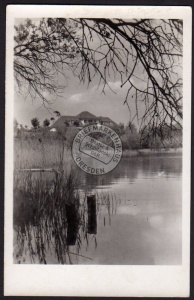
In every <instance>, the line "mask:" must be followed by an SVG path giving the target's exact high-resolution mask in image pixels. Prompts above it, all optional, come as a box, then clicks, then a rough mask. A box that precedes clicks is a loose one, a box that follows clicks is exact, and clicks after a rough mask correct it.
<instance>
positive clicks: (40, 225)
mask: <svg viewBox="0 0 194 300" xmlns="http://www.w3.org/2000/svg"><path fill="white" fill-rule="evenodd" d="M46 167H49V168H55V169H56V171H57V172H50V173H49V172H48V173H41V172H36V173H34V172H32V171H25V170H23V171H21V169H31V168H46ZM93 193H94V194H95V195H96V202H97V214H98V216H99V217H100V211H101V209H102V207H105V208H106V210H107V213H108V216H109V225H111V215H112V214H114V213H116V210H117V201H116V198H115V197H114V195H112V194H110V193H109V192H103V191H101V192H99V191H93ZM88 195H89V192H88V191H87V190H85V191H83V190H82V191H81V190H80V180H79V174H78V173H77V171H76V170H75V169H74V167H73V165H72V159H71V153H70V151H69V150H68V149H67V147H66V144H65V140H64V139H60V140H55V141H54V142H53V141H52V140H51V141H48V140H46V139H45V140H44V139H41V141H40V140H39V139H33V140H31V139H28V140H25V139H20V140H17V141H16V142H15V170H14V215H13V219H14V262H15V263H41V264H47V263H60V264H72V263H75V261H76V262H77V263H78V259H79V256H83V255H81V254H80V249H81V247H82V243H83V241H84V240H85V241H86V244H87V246H89V240H91V239H90V237H89V234H88V229H87V222H88V220H87V216H88V211H87V209H88V208H87V196H88ZM92 240H93V241H94V244H95V247H97V239H96V235H95V234H93V235H92ZM84 257H85V256H84ZM85 258H86V259H88V260H91V258H89V257H85Z"/></svg>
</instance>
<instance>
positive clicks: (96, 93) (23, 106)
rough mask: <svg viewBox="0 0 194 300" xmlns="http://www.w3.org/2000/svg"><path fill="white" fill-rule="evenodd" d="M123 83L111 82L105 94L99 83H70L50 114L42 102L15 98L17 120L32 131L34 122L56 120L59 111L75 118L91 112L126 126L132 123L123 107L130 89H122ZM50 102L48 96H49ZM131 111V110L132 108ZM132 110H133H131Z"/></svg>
mask: <svg viewBox="0 0 194 300" xmlns="http://www.w3.org/2000/svg"><path fill="white" fill-rule="evenodd" d="M120 85H121V82H120V81H115V82H114V81H112V82H111V81H110V82H109V86H110V87H111V88H112V89H113V90H114V93H113V91H111V90H110V89H109V88H108V87H106V89H105V94H104V93H102V87H101V86H100V87H98V84H97V83H94V84H92V85H91V86H89V87H88V86H87V85H83V84H80V83H79V81H78V79H76V78H74V77H73V76H72V78H71V79H70V80H69V84H68V86H67V87H66V88H65V90H64V93H63V94H62V95H61V97H60V98H58V99H57V100H56V101H54V103H53V104H52V105H51V106H50V108H51V109H50V110H48V109H47V108H45V107H44V106H43V105H42V102H41V100H40V99H39V98H37V99H36V100H33V101H32V99H31V98H30V97H29V96H28V97H25V96H26V95H25V96H24V95H18V94H15V110H14V111H15V118H16V120H17V121H18V122H19V124H23V125H27V126H29V127H31V119H32V118H34V117H37V118H38V119H39V120H40V123H41V124H42V122H43V120H45V118H49V119H50V118H51V117H53V116H54V114H53V111H55V110H57V111H59V112H60V113H61V115H70V116H76V115H77V114H79V113H80V112H82V111H89V112H90V113H92V114H94V115H96V116H104V117H109V118H111V119H112V120H113V121H115V122H117V123H120V122H122V123H125V124H127V122H129V120H130V113H129V110H128V108H127V106H126V105H123V102H124V100H125V96H126V92H127V88H126V87H123V88H120ZM48 98H49V96H48ZM131 109H132V107H131ZM132 110H133V109H132Z"/></svg>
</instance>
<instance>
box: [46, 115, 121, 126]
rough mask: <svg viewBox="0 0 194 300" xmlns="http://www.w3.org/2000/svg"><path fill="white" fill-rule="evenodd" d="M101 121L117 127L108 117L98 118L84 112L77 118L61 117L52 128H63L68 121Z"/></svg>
mask: <svg viewBox="0 0 194 300" xmlns="http://www.w3.org/2000/svg"><path fill="white" fill-rule="evenodd" d="M83 119H84V120H96V121H97V120H101V121H104V122H112V123H113V124H115V125H117V124H116V123H115V122H114V121H112V120H111V119H110V118H108V117H101V116H100V117H96V116H95V115H93V114H91V113H89V112H88V111H83V112H81V113H80V114H78V115H77V116H61V117H60V118H59V119H58V120H57V121H56V122H55V123H54V124H53V125H51V126H50V128H56V127H62V126H64V124H65V123H66V122H68V121H81V120H83Z"/></svg>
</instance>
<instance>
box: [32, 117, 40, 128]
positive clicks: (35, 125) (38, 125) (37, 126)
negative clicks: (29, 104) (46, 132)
mask: <svg viewBox="0 0 194 300" xmlns="http://www.w3.org/2000/svg"><path fill="white" fill-rule="evenodd" d="M31 124H32V126H33V127H34V128H35V129H36V128H39V127H40V122H39V120H38V118H33V119H32V120H31Z"/></svg>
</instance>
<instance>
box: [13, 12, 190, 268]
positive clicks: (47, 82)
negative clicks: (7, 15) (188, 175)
mask: <svg viewBox="0 0 194 300" xmlns="http://www.w3.org/2000/svg"><path fill="white" fill-rule="evenodd" d="M11 26H12V30H13V42H12V44H11V47H12V48H11V51H12V52H13V64H12V66H13V68H12V72H13V86H12V87H10V88H12V89H13V113H12V116H13V118H12V124H13V136H12V141H13V187H12V191H13V201H12V207H13V213H12V224H13V226H12V227H13V228H12V246H13V249H12V263H13V264H14V265H15V266H18V265H35V264H36V265H69V266H70V265H82V266H83V265H99V266H103V265H104V266H108V265H114V266H118V265H119V266H121V265H123V266H181V265H182V263H183V220H184V219H183V213H184V210H183V184H182V183H183V150H184V149H183V148H184V145H185V144H184V135H183V132H184V126H183V118H187V115H184V112H185V110H184V105H185V103H186V100H185V99H184V97H183V96H184V95H183V60H184V56H183V39H184V34H183V29H184V28H183V27H184V22H183V19H182V18H175V17H173V18H169V17H168V18H157V17H155V18H151V17H146V16H145V15H144V14H143V13H142V17H138V18H135V17H133V15H132V16H130V15H129V17H128V18H127V17H126V16H124V17H122V16H121V17H120V16H117V15H115V17H109V16H107V17H99V16H98V15H96V16H95V17H90V16H86V17H84V16H83V17H76V16H75V17H74V15H72V16H71V14H67V15H64V17H61V16H60V17H56V16H53V17H52V16H51V17H47V16H44V14H43V17H40V15H39V14H37V17H35V15H34V14H33V15H32V16H31V17H30V16H29V14H27V15H26V16H25V14H24V13H23V14H21V16H17V17H15V18H14V20H13V22H12V25H11Z"/></svg>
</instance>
